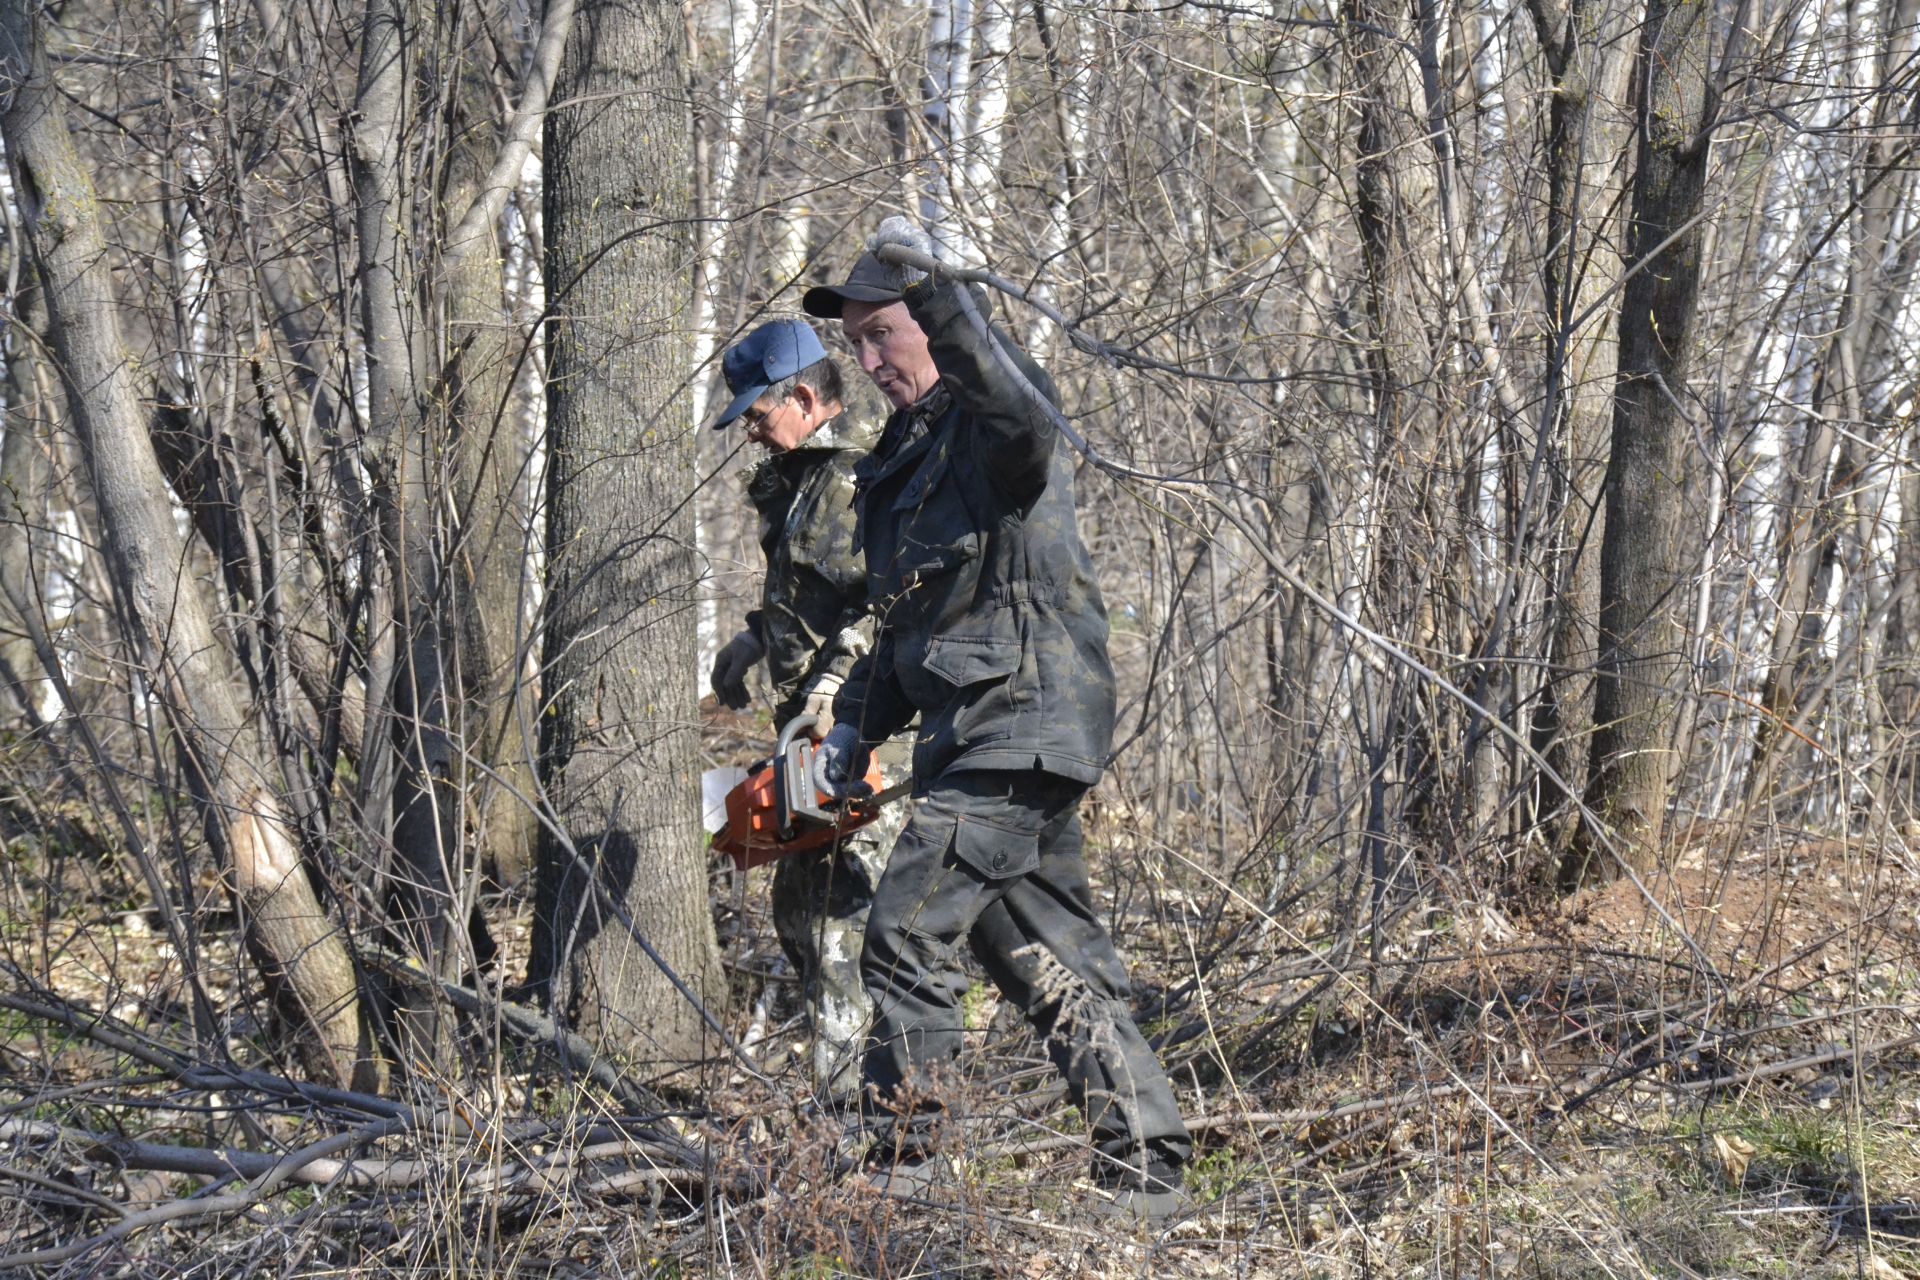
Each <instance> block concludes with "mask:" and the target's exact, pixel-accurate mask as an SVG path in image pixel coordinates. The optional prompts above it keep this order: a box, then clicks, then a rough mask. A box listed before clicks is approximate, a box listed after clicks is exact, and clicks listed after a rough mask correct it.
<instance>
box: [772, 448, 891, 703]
mask: <svg viewBox="0 0 1920 1280" xmlns="http://www.w3.org/2000/svg"><path fill="white" fill-rule="evenodd" d="M872 440H873V436H872V431H871V428H868V427H864V426H862V425H861V424H860V423H858V422H856V421H855V420H854V419H853V418H852V416H851V415H848V414H841V415H839V416H838V417H836V418H834V419H832V420H831V421H829V422H825V423H822V424H821V425H820V426H819V427H818V428H816V429H815V430H814V432H813V434H812V435H810V436H808V437H807V438H806V439H805V440H803V441H801V442H800V444H799V445H798V447H796V448H793V449H789V450H787V451H786V452H785V453H776V454H773V455H771V456H770V457H768V458H766V459H764V460H763V461H761V462H760V463H759V464H758V465H757V466H755V467H754V468H753V470H752V471H751V472H749V473H748V476H747V498H748V500H749V501H751V502H752V503H753V509H754V510H755V511H756V512H757V513H759V516H760V550H761V551H762V552H764V553H765V554H766V557H767V577H766V583H765V586H764V587H763V588H762V590H761V593H760V607H759V608H758V609H755V610H754V611H753V612H752V613H749V614H748V615H747V626H748V628H750V629H751V630H752V631H753V633H754V634H755V635H756V636H758V637H760V643H761V645H762V647H763V648H764V649H765V650H766V655H767V658H766V661H767V676H768V678H769V679H771V680H772V682H773V691H774V696H775V697H776V698H778V699H779V701H778V704H777V705H776V706H775V707H774V711H773V722H774V724H775V725H784V724H785V723H786V722H787V721H788V720H791V719H792V718H793V717H794V716H796V715H798V714H799V713H800V710H801V708H802V706H804V705H805V702H806V690H807V686H808V685H810V684H811V683H812V682H813V679H814V677H815V676H818V675H820V674H823V673H827V672H831V673H832V674H834V675H836V676H844V675H846V674H847V671H848V669H849V668H851V667H852V666H853V662H854V659H855V658H857V657H858V656H859V655H860V654H862V653H865V652H866V650H867V644H868V635H869V634H870V632H871V631H872V625H871V622H870V620H869V619H868V617H867V608H866V604H867V571H866V566H865V565H864V564H862V563H861V561H860V547H859V544H858V543H857V542H856V541H855V540H854V539H855V532H854V515H853V492H854V481H853V473H854V465H855V464H856V463H857V462H859V460H860V459H861V458H862V457H864V456H866V451H867V446H868V445H869V444H871V443H872Z"/></svg>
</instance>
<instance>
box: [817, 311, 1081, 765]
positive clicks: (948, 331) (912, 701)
mask: <svg viewBox="0 0 1920 1280" xmlns="http://www.w3.org/2000/svg"><path fill="white" fill-rule="evenodd" d="M906 301H907V306H908V309H909V310H910V311H911V312H912V314H913V318H914V320H915V321H917V322H918V323H919V325H920V327H921V328H922V329H923V330H925V331H926V334H927V339H928V349H929V351H930V352H931V354H932V356H933V360H934V364H935V365H936V366H937V367H938V368H939V370H940V382H939V384H938V385H937V386H936V387H935V388H934V390H933V391H931V392H930V393H929V394H928V396H927V397H926V398H924V399H923V400H921V401H920V402H919V403H918V404H916V405H912V406H909V407H908V408H905V409H899V410H896V411H895V412H894V413H893V415H892V416H891V417H889V418H888V419H887V425H886V428H885V430H884V431H883V432H882V433H881V437H880V441H879V443H878V444H877V445H875V446H874V450H873V452H872V453H870V454H868V455H867V457H866V459H865V461H863V462H861V463H860V465H859V466H858V467H857V468H855V472H854V475H855V479H856V482H857V485H858V494H859V497H858V511H859V517H860V532H859V536H860V544H861V547H862V549H863V550H864V551H865V552H866V561H867V596H868V607H869V608H870V609H872V610H873V613H874V616H875V618H876V630H875V634H874V648H873V651H872V652H871V653H869V654H867V655H866V656H865V657H862V658H861V659H860V660H859V661H857V662H855V663H854V666H853V672H852V674H851V675H849V676H848V678H847V682H846V684H844V685H843V686H842V687H841V689H840V694H839V697H838V698H837V699H836V701H835V703H834V718H835V720H837V721H841V722H844V723H853V724H857V725H860V726H861V736H862V738H863V739H864V740H866V741H869V742H877V741H880V740H882V739H885V738H887V737H889V736H890V735H892V734H894V733H896V732H898V731H899V730H901V729H903V728H904V727H905V726H906V725H907V723H908V722H909V721H910V720H911V719H912V718H913V716H914V714H915V713H916V712H917V713H918V714H919V716H920V733H919V738H918V740H917V742H916V743H915V746H914V754H913V775H914V784H915V789H916V790H922V789H924V788H925V787H926V786H927V785H928V784H929V783H930V782H931V781H932V780H933V779H934V778H935V777H937V776H938V775H939V774H941V773H942V772H944V771H946V770H949V769H954V768H967V769H1035V768H1037V769H1042V770H1045V771H1046V772H1048V773H1052V774H1056V775H1058V776H1061V777H1065V778H1072V779H1075V780H1077V781H1080V782H1085V783H1092V782H1095V781H1097V780H1098V779H1099V777H1100V774H1101V771H1102V770H1103V769H1105V767H1106V761H1107V752H1108V749H1109V748H1110V747H1111V745H1112V742H1113V716H1114V697H1113V668H1112V666H1111V665H1110V663H1109V662H1108V660H1107V611H1106V606H1105V605H1104V604H1103V603H1102V602H1101V599H1100V588H1099V586H1098V584H1097V583H1096V582H1095V581H1094V576H1093V564H1092V561H1091V560H1090V559H1089V558H1088V556H1087V551H1086V548H1085V547H1084V546H1082V545H1081V543H1080V532H1079V528H1078V526H1077V524H1076V522H1075V519H1074V510H1073V466H1072V454H1071V450H1070V449H1069V447H1068V446H1066V445H1065V444H1063V443H1062V442H1061V441H1060V440H1059V432H1058V431H1057V429H1056V428H1055V427H1054V425H1053V420H1052V418H1051V417H1050V416H1049V415H1048V414H1047V412H1046V411H1045V410H1043V409H1042V408H1041V407H1040V406H1039V405H1037V404H1035V403H1034V401H1033V399H1032V398H1031V396H1030V395H1029V394H1028V393H1027V392H1026V391H1025V390H1024V389H1023V388H1022V387H1021V386H1020V385H1019V383H1018V382H1017V381H1016V380H1015V379H1014V378H1013V377H1012V376H1011V374H1010V373H1009V372H1008V371H1007V369H1006V368H1004V367H1003V366H1002V365H1001V364H1000V363H999V362H998V361H997V360H996V359H995V355H994V352H993V351H992V350H991V348H990V347H989V346H988V343H987V340H986V338H985V337H984V336H983V335H982V334H981V333H980V331H979V329H978V327H976V325H975V323H974V321H973V320H972V319H971V318H970V317H969V315H968V313H967V311H966V309H965V305H964V295H963V294H962V292H961V289H960V287H959V286H957V285H954V284H951V283H949V284H943V285H939V286H935V285H932V284H931V283H930V282H928V281H922V282H921V283H920V284H919V285H917V286H915V287H914V288H912V289H909V290H908V291H907V295H906ZM995 333H996V335H997V336H998V339H999V343H1000V346H1001V349H1002V352H1003V353H1004V355H1005V357H1006V358H1007V359H1008V360H1010V361H1011V362H1012V364H1013V365H1014V366H1015V367H1017V368H1019V369H1020V370H1021V371H1022V372H1023V373H1024V374H1025V376H1026V378H1027V379H1028V380H1029V381H1030V382H1031V383H1032V384H1033V385H1034V386H1035V387H1036V388H1038V389H1039V390H1040V391H1041V392H1042V393H1043V394H1044V395H1046V397H1047V398H1048V400H1050V401H1052V402H1053V403H1055V404H1057V403H1058V401H1059V397H1058V393H1057V392H1056V391H1055V389H1054V385H1053V380H1052V379H1051V378H1049V377H1047V375H1046V374H1045V373H1044V372H1043V371H1041V369H1040V368H1039V367H1038V366H1037V365H1035V364H1034V363H1033V362H1032V361H1031V360H1030V359H1028V358H1027V356H1026V353H1025V352H1022V351H1021V350H1020V349H1019V348H1018V347H1016V346H1015V345H1014V344H1013V343H1012V341H1011V340H1010V339H1008V338H1007V337H1006V335H1005V334H1004V333H1000V332H999V331H998V330H995Z"/></svg>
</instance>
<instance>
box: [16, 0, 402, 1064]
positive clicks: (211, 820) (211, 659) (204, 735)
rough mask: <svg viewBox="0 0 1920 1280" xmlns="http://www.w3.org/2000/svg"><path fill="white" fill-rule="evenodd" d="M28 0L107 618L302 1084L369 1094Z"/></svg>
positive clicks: (354, 1004)
mask: <svg viewBox="0 0 1920 1280" xmlns="http://www.w3.org/2000/svg"><path fill="white" fill-rule="evenodd" d="M32 11H33V5H32V4H31V3H29V0H5V2H4V3H0V80H4V82H5V84H4V89H5V91H6V93H7V94H8V104H7V108H6V111H5V113H4V115H0V136H4V139H5V142H6V149H7V158H8V161H9V162H10V164H11V166H12V169H13V178H14V191H15V193H16V197H17V199H18V200H19V204H20V211H21V216H22V221H23V222H24V223H25V225H26V230H27V238H28V241H29V243H30V244H31V245H32V246H33V248H34V251H35V255H36V257H37V259H38V261H39V267H40V275H41V280H42V283H43V286H44V287H45V289H46V296H47V311H48V316H49V328H50V332H51V337H52V340H53V349H54V354H55V357H56V359H57V362H58V365H59V371H60V377H61V380H62V382H63V384H64V386H65V389H66V395H67V404H68V412H69V415H70V417H71V420H72V423H73V427H74V431H75V434H76V436H77V437H78V439H79V443H80V448H81V451H82V453H83V455H84V456H85V459H86V464H87V472H88V477H89V479H90V480H91V482H92V486H93V492H94V499H95V502H96V505H97V508H98V514H99V520H100V524H101V534H102V542H103V544H104V551H105V556H106V560H107V563H108V565H109V566H110V570H111V572H112V575H113V579H114V586H115V590H116V595H117V596H118V603H119V606H120V610H121V613H122V615H123V618H124V625H125V626H126V627H127V631H128V638H129V640H130V642H131V648H132V652H133V655H134V658H135V660H136V661H138V662H139V664H140V668H141V674H142V676H143V678H144V679H145V681H146V683H147V688H148V690H149V692H150V694H151V696H152V697H153V698H154V700H155V702H156V703H157V704H158V705H159V707H160V708H161V711H162V713H163V715H164V716H165V718H166V722H167V726H168V729H169V731H170V732H171V734H172V737H173V742H174V746H175V749H176V750H177V751H178V752H179V754H180V758H181V763H182V767H183V773H184V774H185V776H186V778H187V782H188V785H189V787H190V788H191V790H192V793H193V798H194V801H195V803H196V804H197V806H198V808H199V810H200V814H201V817H202V820H203V822H204V823H205V827H206V833H207V839H208V842H209V843H210V844H211V845H212V846H213V848H214V851H215V853H216V855H217V856H218V857H219V858H220V860H221V863H222V865H223V866H224V868H225V869H226V872H227V875H228V877H229V883H230V887H231V889H232V891H233V893H234V896H235V898H236V899H237V900H238V904H239V907H240V911H241V914H242V918H243V919H244V921H245V924H246V936H247V941H248V945H249V948H250V949H251V951H252V953H253V955H254V957H255V960H256V962H257V963H258V964H259V965H260V968H261V970H262V972H263V973H264V974H265V975H266V978H267V980H268V983H269V985H270V987H271V989H272V990H273V992H274V994H275V996H276V999H277V1001H278V1003H279V1004H280V1006H281V1008H282V1009H283V1010H284V1011H285V1012H286V1013H287V1014H288V1015H290V1017H291V1018H292V1019H293V1020H294V1022H295V1025H296V1026H297V1027H300V1028H303V1029H304V1030H305V1031H306V1032H308V1033H310V1035H311V1041H310V1042H308V1043H307V1044H306V1045H305V1046H304V1047H305V1048H306V1049H307V1050H309V1052H307V1054H306V1058H307V1061H308V1067H309V1070H310V1071H311V1072H312V1073H313V1074H314V1076H315V1077H316V1078H318V1079H321V1080H324V1081H326V1082H328V1083H331V1084H344V1085H346V1086H348V1087H350V1088H354V1089H361V1090H375V1089H378V1088H379V1087H380V1086H381V1081H382V1067H381V1064H380V1060H379V1058H378V1056H377V1055H376V1053H375V1049H374V1044H373V1039H372V1035H371V1030H370V1027H369V1025H368V1022H367V1019H366V1018H365V1016H364V1013H363V1009H362V1005H361V1002H360V1000H359V997H358V993H357V988H356V978H355V973H354V968H353V964H352V961H351V959H350V957H349V955H348V952H347V948H346V944H345V941H344V938H343V936H342V933H341V931H340V929H339V928H338V926H337V925H335V923H334V922H333V921H332V920H330V919H329V918H328V917H327V915H326V913H325V911H324V910H322V908H321V906H320V903H319V901H318V899H317V897H316V896H315V894H314V891H313V887H312V885H311V884H310V883H309V882H308V879H307V874H306V869H305V867H304V865H303V863H302V857H301V853H300V840H299V835H298V833H297V832H296V831H295V830H294V828H293V826H292V824H291V823H290V822H289V821H288V819H287V812H286V807H285V804H284V802H283V800H282V798H281V796H280V795H279V794H278V792H277V791H276V789H275V785H274V782H273V779H274V777H275V775H276V773H277V770H276V769H275V768H274V766H273V762H272V760H271V758H270V756H269V754H268V744H266V743H265V742H264V741H263V740H262V735H261V731H260V721H259V719H258V717H257V716H256V715H254V714H252V712H251V710H250V708H248V707H247V706H245V705H244V704H243V703H242V701H241V699H240V698H239V697H238V696H236V690H237V689H238V688H239V687H240V685H239V682H238V680H237V678H236V673H235V672H233V671H232V670H231V669H230V663H229V661H228V659H227V653H226V650H225V649H224V648H223V647H222V646H220V645H219V644H218V643H217V641H216V639H215V637H214V633H213V627H212V624H211V620H210V616H209V613H208V609H207V603H206V601H205V599H204V598H203V596H202V594H201V590H200V586H199V584H198V582H197V581H196V580H194V579H192V578H190V577H188V576H187V575H186V573H185V571H184V568H183V566H185V565H186V564H188V563H189V558H188V556H187V554H186V547H185V546H184V540H183V539H182V537H181V534H180V531H179V529H178V526H177V525H176V524H175V522H174V517H173V511H172V509H171V508H170V506H169V504H168V502H167V498H166V492H167V490H166V481H165V479H164V478H163V477H162V475H161V472H160V467H159V464H158V462H157V461H156V460H155V458H154V454H153V449H152V446H151V444H150V442H149V441H148V439H147V433H146V415H145V413H144V412H143V411H142V409H141V407H140V400H139V394H138V391H137V389H136V386H135V379H136V373H137V371H136V368H135V367H134V365H133V363H132V361H131V360H130V358H129V357H128V355H127V350H126V347H125V345H124V343H123V340H122V338H121V335H120V332H119V325H118V322H117V320H116V317H115V311H114V308H115V305H116V303H115V299H114V284H113V279H112V276H111V273H110V270H109V267H108V257H107V253H106V246H105V243H104V237H103V235H102V233H101V228H100V222H99V207H98V203H97V201H96V200H95V197H94V191H93V182H92V179H91V177H90V176H89V174H88V173H87V171H86V169H85V167H84V166H83V165H82V163H81V160H80V156H79V153H78V151H77V150H76V148H75V146H74V143H73V139H72V135H71V134H70V132H69V131H68V129H67V126H66V122H65V118H64V114H63V107H62V99H61V98H60V96H59V93H58V91H57V89H56V88H55V87H54V85H53V83H52V80H51V77H50V76H49V74H48V71H47V65H46V51H45V48H44V46H43V45H42V44H41V40H40V32H39V28H38V24H37V23H36V22H35V20H34V18H33V15H32Z"/></svg>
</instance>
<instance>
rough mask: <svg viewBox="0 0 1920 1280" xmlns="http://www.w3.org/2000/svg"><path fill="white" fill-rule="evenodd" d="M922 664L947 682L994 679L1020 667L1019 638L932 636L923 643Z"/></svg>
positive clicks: (977, 682)
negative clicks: (923, 654)
mask: <svg viewBox="0 0 1920 1280" xmlns="http://www.w3.org/2000/svg"><path fill="white" fill-rule="evenodd" d="M923 665H924V666H925V667H926V669H927V670H929V671H931V672H933V674H935V675H937V676H939V677H940V678H941V679H942V680H945V681H946V682H947V683H948V684H951V685H961V686H965V685H970V684H979V683H980V682H981V681H983V680H998V679H1000V678H1001V677H1003V676H1010V675H1012V674H1013V673H1014V672H1016V671H1018V670H1019V669H1020V641H1019V640H1018V639H1017V638H1016V639H1010V640H1001V639H988V638H980V639H974V638H970V637H966V636H935V637H934V638H933V639H932V640H931V641H929V642H928V643H927V656H926V659H925V661H924V663H923Z"/></svg>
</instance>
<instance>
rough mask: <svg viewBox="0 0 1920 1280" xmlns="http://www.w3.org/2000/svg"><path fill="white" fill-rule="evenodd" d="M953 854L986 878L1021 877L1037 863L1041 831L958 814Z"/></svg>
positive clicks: (1037, 864)
mask: <svg viewBox="0 0 1920 1280" xmlns="http://www.w3.org/2000/svg"><path fill="white" fill-rule="evenodd" d="M953 853H954V856H955V857H956V858H959V859H960V860H961V861H962V862H964V863H966V864H967V865H968V866H969V867H972V868H973V869H974V870H975V871H977V872H979V873H980V874H981V875H983V876H985V877H986V878H987V879H989V880H1005V879H1008V878H1010V877H1013V876H1023V875H1025V874H1027V872H1029V871H1031V870H1033V869H1034V868H1035V867H1037V866H1039V865H1040V834H1039V832H1037V831H1021V830H1018V829H1017V828H1013V827H1003V826H1000V825H998V824H996V823H992V822H988V821H986V820H985V819H982V818H976V817H972V816H971V815H968V814H964V813H963V814H960V815H958V821H957V822H956V823H955V824H954V829H953Z"/></svg>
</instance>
